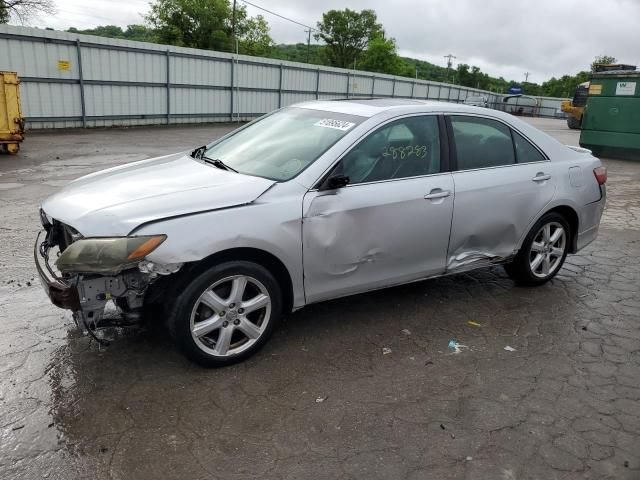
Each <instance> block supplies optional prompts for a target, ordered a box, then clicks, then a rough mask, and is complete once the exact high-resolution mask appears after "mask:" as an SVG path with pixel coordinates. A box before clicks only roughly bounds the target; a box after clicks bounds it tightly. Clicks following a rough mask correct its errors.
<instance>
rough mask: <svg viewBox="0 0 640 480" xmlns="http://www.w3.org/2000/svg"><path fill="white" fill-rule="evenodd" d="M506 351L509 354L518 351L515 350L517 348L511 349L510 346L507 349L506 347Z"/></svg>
mask: <svg viewBox="0 0 640 480" xmlns="http://www.w3.org/2000/svg"><path fill="white" fill-rule="evenodd" d="M504 349H505V350H506V351H507V352H515V351H516V349H515V348H513V347H510V346H509V345H507V346H506V347H504Z"/></svg>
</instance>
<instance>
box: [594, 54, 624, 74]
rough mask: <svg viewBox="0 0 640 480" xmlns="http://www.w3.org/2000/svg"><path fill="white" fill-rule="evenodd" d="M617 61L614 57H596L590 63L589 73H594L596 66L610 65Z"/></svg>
mask: <svg viewBox="0 0 640 480" xmlns="http://www.w3.org/2000/svg"><path fill="white" fill-rule="evenodd" d="M617 61H618V59H617V58H616V57H612V56H610V55H598V56H597V57H596V58H594V59H593V62H592V63H591V71H592V72H595V71H596V65H601V64H602V65H609V64H611V63H616V62H617Z"/></svg>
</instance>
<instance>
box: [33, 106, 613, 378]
mask: <svg viewBox="0 0 640 480" xmlns="http://www.w3.org/2000/svg"><path fill="white" fill-rule="evenodd" d="M605 182H606V170H605V169H604V167H603V166H602V164H601V162H600V160H598V159H597V158H594V157H593V156H592V155H591V153H590V152H589V151H588V150H584V149H580V148H577V147H566V146H564V145H562V144H560V143H558V142H557V141H556V140H554V139H553V138H551V137H549V136H548V135H546V134H544V133H542V132H540V131H539V130H537V129H535V128H533V127H532V126H531V125H529V124H527V123H525V122H523V121H521V120H519V119H517V118H515V117H512V116H511V115H508V114H506V113H503V112H498V111H493V110H488V109H484V108H478V107H472V106H465V105H453V104H447V103H439V102H426V101H417V100H408V99H405V100H399V99H368V100H347V101H315V102H308V103H302V104H298V105H295V106H292V107H288V108H283V109H280V110H277V111H275V112H273V113H271V114H269V115H265V116H264V117H262V118H260V119H258V120H256V121H254V122H252V123H249V124H247V125H245V126H244V127H242V128H240V129H238V130H236V131H234V132H232V133H230V134H229V135H227V136H225V137H223V138H221V139H219V140H217V141H215V142H213V143H211V144H209V145H205V146H202V147H200V148H197V149H195V150H193V151H192V152H190V153H179V154H175V155H168V156H165V157H161V158H155V159H150V160H145V161H141V162H135V163H131V164H127V165H122V166H118V167H115V168H111V169H108V170H105V171H102V172H98V173H94V174H91V175H88V176H85V177H82V178H80V179H78V180H75V181H73V182H71V183H70V184H69V185H68V186H66V187H65V188H63V189H62V190H61V191H59V192H58V193H57V194H55V195H53V196H52V197H50V198H49V199H48V200H46V201H45V202H44V204H43V205H42V210H41V219H42V224H43V226H44V230H45V231H44V232H43V233H42V234H41V235H40V236H39V238H38V239H37V241H36V245H35V257H36V264H37V266H38V270H39V272H40V276H41V278H42V280H43V285H44V286H45V290H46V291H47V292H48V295H49V297H50V298H51V300H52V302H53V303H54V304H55V305H57V306H59V307H62V308H66V309H70V310H72V311H73V312H74V318H75V319H76V320H77V322H78V324H79V325H80V326H82V327H84V328H86V329H88V330H89V331H90V332H91V333H93V332H94V330H95V329H96V328H100V327H101V326H102V325H103V324H104V320H105V318H104V311H105V307H106V306H107V304H109V305H111V304H115V306H116V307H117V309H118V310H119V312H120V314H121V318H122V321H123V322H137V321H138V320H139V319H140V317H141V315H142V313H143V312H144V311H146V309H148V308H151V307H153V306H157V305H161V306H162V305H163V306H164V312H165V315H164V316H163V317H164V318H163V319H164V320H166V322H167V325H168V328H169V330H170V332H171V334H172V336H173V338H174V339H175V341H176V343H177V345H178V346H179V347H180V349H181V350H182V351H183V352H184V353H185V354H186V355H187V356H188V357H189V358H191V359H192V360H194V361H196V362H199V363H201V364H203V365H208V366H220V365H226V364H229V363H232V362H236V361H239V360H241V359H244V358H246V357H248V356H249V355H251V354H253V353H254V352H256V350H258V349H259V348H260V347H261V346H262V345H263V344H264V343H265V342H266V341H267V339H268V338H269V336H270V335H271V333H272V332H273V330H274V328H275V327H276V326H277V324H278V322H279V321H280V319H281V318H282V317H283V315H285V314H287V313H290V312H292V311H294V310H296V309H299V308H301V307H303V306H305V305H307V304H310V303H314V302H320V301H323V300H327V299H331V298H336V297H341V296H345V295H352V294H356V293H359V292H365V291H369V290H373V289H379V288H384V287H388V286H391V285H399V284H403V283H407V282H414V281H417V280H422V279H426V278H433V277H438V276H442V275H448V274H453V273H458V272H462V271H466V270H470V269H475V268H481V267H487V266H490V265H497V264H502V265H504V268H505V269H506V271H507V273H508V274H509V276H511V277H512V278H513V279H514V280H515V281H516V282H518V283H520V284H526V285H540V284H543V283H545V282H547V281H549V280H550V279H552V278H553V277H554V276H555V275H556V274H557V273H558V271H559V270H560V268H561V267H562V264H563V262H564V260H565V257H566V255H567V254H568V253H575V252H577V251H579V250H580V249H582V248H583V247H585V246H586V245H587V244H589V243H590V242H591V241H593V240H594V239H595V238H596V235H597V232H598V226H599V222H600V217H601V215H602V211H603V208H604V204H605V195H606V190H605ZM110 308H111V307H110ZM154 320H157V321H159V320H160V318H159V317H155V318H154Z"/></svg>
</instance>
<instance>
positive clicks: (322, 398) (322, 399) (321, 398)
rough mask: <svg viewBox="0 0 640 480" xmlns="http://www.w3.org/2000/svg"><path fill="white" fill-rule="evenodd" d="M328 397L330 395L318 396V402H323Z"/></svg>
mask: <svg viewBox="0 0 640 480" xmlns="http://www.w3.org/2000/svg"><path fill="white" fill-rule="evenodd" d="M327 398H329V397H328V396H326V397H318V398H316V403H322V402H324V401H325V400H326V399H327Z"/></svg>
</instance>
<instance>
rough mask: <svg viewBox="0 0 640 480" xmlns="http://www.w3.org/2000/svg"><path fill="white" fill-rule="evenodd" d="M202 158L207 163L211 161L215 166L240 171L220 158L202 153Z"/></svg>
mask: <svg viewBox="0 0 640 480" xmlns="http://www.w3.org/2000/svg"><path fill="white" fill-rule="evenodd" d="M200 158H201V159H202V160H204V161H205V162H206V163H210V164H211V165H213V166H214V167H218V168H221V169H222V170H229V171H230V172H236V173H238V170H236V169H235V168H232V167H230V166H229V165H227V164H226V163H224V162H223V161H222V160H220V159H219V158H209V157H206V156H204V155H200Z"/></svg>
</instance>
